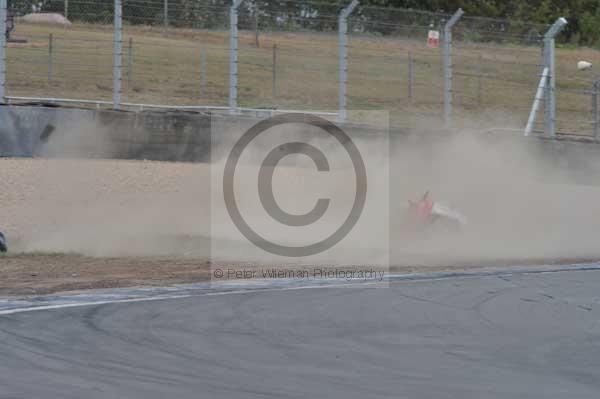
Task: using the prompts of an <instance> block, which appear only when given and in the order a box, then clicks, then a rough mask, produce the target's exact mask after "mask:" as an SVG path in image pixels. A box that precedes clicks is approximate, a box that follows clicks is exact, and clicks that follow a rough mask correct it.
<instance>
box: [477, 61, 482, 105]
mask: <svg viewBox="0 0 600 399" xmlns="http://www.w3.org/2000/svg"><path fill="white" fill-rule="evenodd" d="M482 77H483V56H482V55H481V53H479V57H478V64H477V107H478V108H481V106H482V103H481V102H482V99H481V92H482V90H483V87H482V86H483V83H482V81H481V80H482Z"/></svg>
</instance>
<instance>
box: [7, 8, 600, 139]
mask: <svg viewBox="0 0 600 399" xmlns="http://www.w3.org/2000/svg"><path fill="white" fill-rule="evenodd" d="M9 3H10V4H9V5H10V7H7V4H6V0H0V9H2V10H0V23H3V24H4V25H6V24H7V22H10V16H14V21H15V29H14V30H13V31H12V32H11V33H10V38H9V40H8V41H6V40H4V41H2V42H0V97H2V99H3V100H4V101H5V102H13V103H15V102H23V101H47V102H55V103H77V104H80V105H86V104H87V105H93V106H98V107H111V108H117V109H118V108H134V109H140V108H149V107H159V108H182V109H186V108H187V109H211V110H222V111H224V112H232V113H237V112H243V111H245V110H246V111H247V110H251V111H254V112H259V111H258V110H267V112H279V111H284V110H295V111H313V112H314V111H317V112H321V113H326V114H331V115H332V116H334V115H335V116H337V117H338V119H340V120H345V119H346V117H348V118H351V119H352V118H359V119H360V117H361V116H360V115H358V116H356V115H354V114H352V115H349V114H348V115H347V113H349V112H350V111H352V110H372V109H383V110H388V111H390V115H391V118H392V121H391V123H392V124H394V125H404V124H406V125H423V124H426V125H431V126H435V125H440V124H444V125H446V126H447V127H451V126H454V127H461V126H467V125H476V126H488V127H489V126H502V127H510V128H514V129H524V128H525V125H526V122H527V120H528V117H529V116H530V113H531V108H532V102H533V100H534V97H535V95H536V89H537V87H538V84H539V81H540V76H541V74H542V70H543V69H544V67H549V70H550V73H549V76H548V78H547V80H548V85H544V92H543V94H544V99H543V102H542V104H541V105H540V109H541V111H540V116H539V117H538V118H537V119H536V123H535V124H534V125H533V128H534V130H537V131H545V133H546V134H548V135H553V134H554V133H555V132H568V133H577V134H584V135H594V134H598V130H599V123H598V120H599V118H598V115H597V114H598V106H597V101H598V98H597V97H598V96H597V92H598V91H599V90H600V83H599V84H596V85H594V82H595V81H596V79H595V78H594V76H593V72H590V73H587V74H586V73H577V72H576V68H575V62H576V61H574V60H573V58H572V57H573V55H572V54H570V53H569V51H570V50H562V49H559V51H560V54H559V55H558V57H556V60H555V58H554V52H553V50H551V49H553V48H554V44H553V42H552V43H550V42H549V41H548V40H544V35H545V34H546V33H547V32H548V30H549V29H550V27H549V26H546V25H535V24H531V23H523V22H520V21H508V20H494V19H487V18H476V17H470V16H468V15H463V13H462V11H461V10H458V11H456V12H455V13H452V14H450V13H448V14H446V13H430V12H419V11H415V10H403V9H394V8H378V7H366V6H362V5H361V4H360V3H359V2H358V1H350V0H348V2H347V3H345V4H342V3H338V4H332V3H323V2H321V3H319V2H307V1H278V2H272V1H264V0H235V1H233V3H232V2H229V1H226V0H204V1H200V0H113V1H105V0H45V1H41V2H40V1H30V0H12V1H10V2H9ZM4 11H8V12H6V14H3V12H4ZM46 13H55V14H58V15H59V16H64V17H65V18H64V20H59V18H58V17H56V16H54V17H49V16H47V15H45V14H46ZM6 15H7V16H8V17H7V16H6ZM52 21H54V22H52ZM232 22H233V24H232ZM0 28H1V27H0ZM436 35H437V36H438V39H437V40H436ZM544 48H545V49H546V50H544ZM585 56H586V57H587V58H589V59H590V61H591V62H594V61H596V59H595V58H599V57H598V53H597V52H595V51H593V50H589V51H587V53H586V54H585ZM563 58H564V59H563ZM598 61H600V60H598ZM594 101H595V102H594ZM554 102H555V106H553V103H554ZM595 104H596V105H595ZM554 108H556V114H554V111H553V109H554ZM542 112H543V113H542ZM594 112H595V113H594Z"/></svg>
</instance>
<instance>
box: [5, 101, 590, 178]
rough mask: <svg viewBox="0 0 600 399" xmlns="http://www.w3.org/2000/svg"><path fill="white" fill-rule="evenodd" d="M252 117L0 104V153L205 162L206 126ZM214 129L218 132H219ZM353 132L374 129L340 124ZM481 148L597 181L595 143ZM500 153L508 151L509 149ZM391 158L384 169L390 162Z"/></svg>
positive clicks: (516, 140) (428, 146)
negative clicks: (530, 159)
mask: <svg viewBox="0 0 600 399" xmlns="http://www.w3.org/2000/svg"><path fill="white" fill-rule="evenodd" d="M256 121H257V119H256V118H248V117H245V118H240V117H231V116H228V115H211V114H209V113H198V112H181V111H164V112H163V111H143V112H125V111H111V110H90V109H79V108H66V107H50V106H40V105H10V106H0V156H4V157H32V156H43V157H79V158H117V159H148V160H159V161H178V162H206V161H208V160H209V159H210V156H211V154H210V147H211V145H210V144H211V123H212V124H213V125H214V124H215V123H219V124H225V125H228V124H229V125H231V126H233V125H237V126H244V127H245V126H248V127H249V126H251V125H252V124H253V123H255V122H256ZM222 127H223V126H222V125H221V126H220V129H219V131H221V132H223V131H225V132H226V130H227V129H223V128H222ZM344 128H345V129H346V130H348V131H350V130H354V131H360V132H361V134H365V135H368V134H377V132H378V131H377V129H373V128H366V127H364V126H345V127H344ZM390 134H391V141H392V143H393V144H400V145H402V144H403V143H411V144H414V143H415V142H420V145H418V146H416V147H417V148H419V151H422V152H423V154H422V155H423V157H424V158H427V157H431V158H434V157H436V154H438V153H439V152H440V151H444V148H445V146H446V144H447V140H451V139H452V137H453V136H452V135H451V134H450V133H448V132H415V131H406V130H393V131H391V132H390ZM480 138H481V140H484V141H485V142H486V144H485V145H492V146H507V147H510V146H515V145H517V146H519V147H525V148H527V149H528V151H526V152H523V151H519V152H518V154H516V153H515V156H514V159H507V160H506V162H523V163H524V165H525V164H526V162H525V160H523V159H519V157H520V156H521V157H522V156H523V154H524V153H528V154H533V155H534V156H536V158H538V159H539V161H540V172H539V173H540V177H542V178H544V177H546V176H547V177H548V178H550V179H556V178H559V179H560V178H562V177H565V178H568V180H569V181H576V182H578V183H581V184H594V185H596V184H600V144H598V143H593V142H577V141H572V140H547V139H539V138H524V137H522V136H520V135H518V134H515V135H507V134H503V133H495V134H486V135H481V136H480ZM506 153H509V154H510V151H507V152H506ZM393 163H394V162H393V160H392V165H393Z"/></svg>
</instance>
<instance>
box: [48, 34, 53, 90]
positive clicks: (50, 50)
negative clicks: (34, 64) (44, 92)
mask: <svg viewBox="0 0 600 399" xmlns="http://www.w3.org/2000/svg"><path fill="white" fill-rule="evenodd" d="M53 49H54V35H52V33H50V34H49V35H48V82H51V81H52V75H53V65H52V64H53V63H54V60H53V56H52V53H53Z"/></svg>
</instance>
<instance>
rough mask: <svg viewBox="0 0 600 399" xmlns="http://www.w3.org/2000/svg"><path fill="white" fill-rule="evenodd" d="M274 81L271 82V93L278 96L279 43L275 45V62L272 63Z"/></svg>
mask: <svg viewBox="0 0 600 399" xmlns="http://www.w3.org/2000/svg"><path fill="white" fill-rule="evenodd" d="M271 67H272V72H273V77H272V82H271V95H272V96H273V98H275V97H277V44H274V45H273V63H272V66H271Z"/></svg>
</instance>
